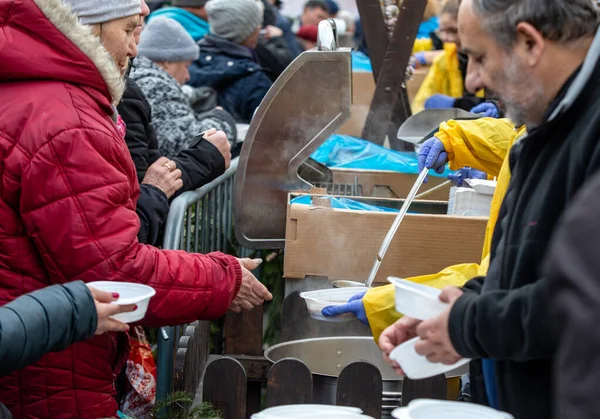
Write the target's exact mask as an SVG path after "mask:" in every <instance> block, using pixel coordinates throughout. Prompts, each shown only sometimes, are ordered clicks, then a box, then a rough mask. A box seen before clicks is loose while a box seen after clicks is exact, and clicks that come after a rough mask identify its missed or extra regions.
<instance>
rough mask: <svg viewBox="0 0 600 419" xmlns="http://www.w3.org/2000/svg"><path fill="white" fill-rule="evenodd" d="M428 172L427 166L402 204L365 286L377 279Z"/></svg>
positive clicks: (369, 285) (369, 286)
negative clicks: (386, 255) (391, 244)
mask: <svg viewBox="0 0 600 419" xmlns="http://www.w3.org/2000/svg"><path fill="white" fill-rule="evenodd" d="M427 173H429V169H427V168H425V169H423V170H422V171H421V173H420V174H419V177H418V178H417V180H416V182H415V184H414V185H413V187H412V189H411V190H410V193H409V194H408V196H407V197H406V200H405V201H404V204H402V208H400V212H399V213H398V215H397V216H396V219H395V220H394V224H392V227H391V228H390V231H388V233H387V235H386V236H385V239H383V243H382V244H381V248H380V249H379V252H378V253H377V258H376V259H375V263H374V264H373V268H372V269H371V274H370V275H369V278H368V279H367V282H365V286H367V287H368V288H371V286H372V285H373V281H375V277H376V276H377V273H378V272H379V268H380V267H381V263H382V262H383V258H384V257H385V254H386V253H387V251H388V248H389V247H390V243H391V242H392V239H393V238H394V236H395V235H396V232H397V231H398V228H399V227H400V224H401V223H402V220H404V216H405V215H406V213H407V212H408V208H409V207H410V205H411V204H412V202H413V201H414V200H415V197H416V196H417V192H419V189H421V186H423V182H425V178H426V177H427Z"/></svg>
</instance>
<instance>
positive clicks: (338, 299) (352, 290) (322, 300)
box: [300, 287, 369, 323]
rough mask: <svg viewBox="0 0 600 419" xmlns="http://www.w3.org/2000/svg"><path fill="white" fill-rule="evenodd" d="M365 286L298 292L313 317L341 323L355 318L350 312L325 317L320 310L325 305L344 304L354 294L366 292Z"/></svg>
mask: <svg viewBox="0 0 600 419" xmlns="http://www.w3.org/2000/svg"><path fill="white" fill-rule="evenodd" d="M368 290H369V288H367V287H348V288H332V289H325V290H317V291H308V292H303V293H301V294H300V297H302V298H304V301H305V302H306V307H307V308H308V312H309V314H310V316H311V317H312V318H313V319H316V320H321V321H324V322H332V323H341V322H348V321H352V320H354V319H356V316H354V315H352V314H343V315H341V316H337V317H325V316H323V314H322V313H321V311H322V310H323V309H324V308H325V307H327V306H337V305H342V304H346V303H347V302H348V300H349V299H350V298H351V297H353V296H355V295H356V294H361V293H364V292H367V291H368Z"/></svg>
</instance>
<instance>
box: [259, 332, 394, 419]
mask: <svg viewBox="0 0 600 419" xmlns="http://www.w3.org/2000/svg"><path fill="white" fill-rule="evenodd" d="M265 357H266V358H267V359H268V360H269V361H271V362H277V361H280V360H282V359H284V358H296V359H299V360H300V361H302V362H304V364H305V365H306V366H307V367H308V369H309V370H310V372H312V374H313V401H314V402H315V403H320V404H328V405H335V402H336V394H337V378H338V376H339V374H340V373H341V372H342V370H343V369H344V368H345V367H346V366H348V365H349V364H352V363H353V362H358V361H365V362H369V363H371V364H373V365H375V366H376V367H377V368H378V369H379V371H380V372H381V377H382V378H383V394H382V407H383V416H382V417H383V418H391V411H392V410H393V408H395V407H398V406H399V404H400V395H401V391H402V379H401V378H400V377H398V376H397V375H396V374H395V373H394V370H393V369H392V368H391V367H390V366H389V365H387V364H386V363H385V362H384V361H383V358H382V356H381V350H380V349H379V348H378V347H377V345H376V344H375V342H374V341H373V338H371V337H329V338H318V339H303V340H296V341H291V342H286V343H281V344H279V345H275V346H272V347H270V348H269V349H267V351H266V352H265Z"/></svg>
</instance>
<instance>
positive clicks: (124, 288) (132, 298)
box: [87, 281, 156, 323]
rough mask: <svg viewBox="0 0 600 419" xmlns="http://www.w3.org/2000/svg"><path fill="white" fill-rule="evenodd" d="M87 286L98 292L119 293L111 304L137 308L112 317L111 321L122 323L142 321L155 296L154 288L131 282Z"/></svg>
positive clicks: (93, 283)
mask: <svg viewBox="0 0 600 419" xmlns="http://www.w3.org/2000/svg"><path fill="white" fill-rule="evenodd" d="M87 285H89V286H90V287H92V288H96V289H97V290H100V291H106V292H110V293H114V292H116V293H119V299H118V300H117V301H115V302H113V304H118V305H121V306H123V305H130V304H136V305H137V306H138V307H137V309H136V310H134V311H131V312H129V313H120V314H116V315H114V316H112V318H113V319H115V320H118V321H121V322H123V323H135V322H137V321H140V320H142V319H143V318H144V316H145V315H146V311H147V310H148V304H149V303H150V299H151V298H152V297H153V296H154V295H155V294H156V291H155V290H154V288H152V287H150V286H148V285H143V284H136V283H133V282H116V281H98V282H90V283H88V284H87Z"/></svg>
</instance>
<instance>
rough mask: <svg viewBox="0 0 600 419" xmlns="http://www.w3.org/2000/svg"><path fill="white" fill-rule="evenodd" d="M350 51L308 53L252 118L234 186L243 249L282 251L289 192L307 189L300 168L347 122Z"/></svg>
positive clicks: (237, 226)
mask: <svg viewBox="0 0 600 419" xmlns="http://www.w3.org/2000/svg"><path fill="white" fill-rule="evenodd" d="M351 84H352V75H351V58H350V50H347V49H343V50H342V49H340V50H338V51H329V52H323V51H307V52H305V53H303V54H301V55H300V56H299V57H298V58H297V59H296V60H295V61H294V62H293V63H292V64H291V65H290V66H289V67H288V68H287V69H286V71H284V73H283V74H282V75H281V76H280V77H279V78H278V79H277V81H276V82H275V83H274V84H273V87H272V88H271V89H270V90H269V92H268V93H267V95H266V97H265V99H263V102H262V103H261V105H260V107H259V108H258V110H257V112H256V115H255V116H254V118H253V119H252V123H251V124H250V129H249V131H248V135H247V136H246V140H245V141H244V145H243V147H242V152H241V156H240V163H239V168H238V173H237V175H236V182H235V200H236V201H235V232H236V236H237V239H238V241H239V242H240V244H241V245H242V246H245V247H248V248H252V249H259V248H263V249H282V248H284V246H285V224H286V214H287V198H288V193H289V192H290V191H309V190H310V189H311V187H312V185H310V184H309V183H308V182H306V181H305V180H303V179H302V178H300V177H299V176H298V168H299V167H300V165H301V164H302V163H303V162H304V161H305V160H306V159H307V158H308V157H309V156H310V155H311V154H312V153H313V152H314V151H315V150H316V149H317V148H318V147H319V146H320V145H321V144H323V142H324V141H325V140H326V139H327V138H328V137H329V136H330V135H331V134H332V133H334V132H335V130H336V129H337V128H338V127H339V126H341V125H342V124H343V123H344V122H345V121H346V120H347V119H348V118H349V117H350V106H351V97H352V95H351V93H352V88H351Z"/></svg>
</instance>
